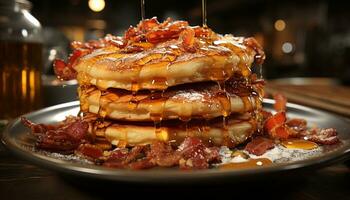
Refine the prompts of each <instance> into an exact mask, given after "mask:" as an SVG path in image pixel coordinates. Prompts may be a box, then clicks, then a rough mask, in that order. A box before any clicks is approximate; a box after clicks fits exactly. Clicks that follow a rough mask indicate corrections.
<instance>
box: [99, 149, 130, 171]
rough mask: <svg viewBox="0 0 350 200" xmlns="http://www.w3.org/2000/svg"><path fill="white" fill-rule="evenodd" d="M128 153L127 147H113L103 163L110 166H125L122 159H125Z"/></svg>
mask: <svg viewBox="0 0 350 200" xmlns="http://www.w3.org/2000/svg"><path fill="white" fill-rule="evenodd" d="M128 154H129V150H128V149H127V148H122V149H115V150H113V151H112V152H111V154H110V155H109V156H108V158H107V160H106V161H105V162H104V163H103V165H104V166H106V167H112V168H125V163H124V162H123V161H124V160H125V159H126V157H127V156H128Z"/></svg>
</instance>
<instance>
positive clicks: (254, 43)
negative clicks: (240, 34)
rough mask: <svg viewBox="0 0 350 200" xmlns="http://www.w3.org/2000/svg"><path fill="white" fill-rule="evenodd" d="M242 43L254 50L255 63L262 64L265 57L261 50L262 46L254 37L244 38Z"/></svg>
mask: <svg viewBox="0 0 350 200" xmlns="http://www.w3.org/2000/svg"><path fill="white" fill-rule="evenodd" d="M244 44H245V45H247V46H249V47H250V48H252V49H254V51H255V52H256V55H255V62H256V63H257V64H262V63H263V62H264V60H265V58H266V56H265V52H264V51H263V50H262V47H261V46H260V44H259V43H258V42H257V41H256V40H255V38H253V37H250V38H245V39H244Z"/></svg>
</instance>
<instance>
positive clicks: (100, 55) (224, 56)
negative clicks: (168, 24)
mask: <svg viewBox="0 0 350 200" xmlns="http://www.w3.org/2000/svg"><path fill="white" fill-rule="evenodd" d="M251 40H252V39H251V38H248V39H245V38H241V37H233V36H232V35H225V36H221V35H216V37H215V39H210V40H205V39H201V40H199V41H198V42H197V44H198V47H197V50H196V51H194V52H189V51H187V50H184V49H183V48H182V44H181V42H182V41H181V40H176V39H172V40H169V41H165V42H161V43H158V44H151V43H148V42H143V43H142V45H143V46H147V48H146V49H145V50H143V51H141V52H131V53H129V52H125V51H124V50H122V49H120V48H118V47H115V46H106V47H104V48H99V49H96V50H94V51H92V52H91V53H89V54H87V55H85V56H82V57H81V58H79V59H78V60H77V61H76V62H75V63H74V66H73V67H74V69H75V70H76V71H77V79H78V82H79V84H80V85H95V86H97V87H98V88H99V89H101V90H106V89H107V88H120V89H126V90H130V91H138V90H142V89H149V90H164V89H166V88H168V87H171V86H175V85H179V84H184V83H193V82H202V81H210V80H214V81H224V80H227V79H228V78H230V77H232V76H233V75H234V74H237V73H238V74H241V75H242V76H244V77H247V76H249V75H250V74H251V72H250V67H251V65H252V63H253V62H254V60H255V57H256V55H257V54H258V53H257V51H256V48H257V47H255V46H254V48H253V47H252V45H247V43H248V42H250V41H251ZM254 41H255V40H254ZM139 45H141V44H139Z"/></svg>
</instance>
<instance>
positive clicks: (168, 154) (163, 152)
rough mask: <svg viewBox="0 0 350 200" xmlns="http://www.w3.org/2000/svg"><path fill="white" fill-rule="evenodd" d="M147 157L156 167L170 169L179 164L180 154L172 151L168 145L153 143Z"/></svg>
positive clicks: (158, 142)
mask: <svg viewBox="0 0 350 200" xmlns="http://www.w3.org/2000/svg"><path fill="white" fill-rule="evenodd" d="M148 157H149V158H150V159H151V160H152V162H153V163H155V164H157V165H158V166H162V167H171V166H174V165H177V164H178V163H179V160H180V158H181V155H180V152H178V151H174V150H173V149H172V147H171V145H170V144H169V143H165V142H161V141H155V142H153V143H152V144H151V151H150V152H149V155H148Z"/></svg>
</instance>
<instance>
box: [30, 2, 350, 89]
mask: <svg viewBox="0 0 350 200" xmlns="http://www.w3.org/2000/svg"><path fill="white" fill-rule="evenodd" d="M31 2H32V3H33V7H32V14H33V15H34V16H35V17H36V18H37V19H39V21H40V22H41V23H42V25H43V27H44V28H45V30H51V31H52V30H53V31H56V30H59V31H61V32H62V33H63V35H61V36H60V37H66V38H67V40H69V41H71V40H80V41H83V40H89V39H95V38H98V37H102V36H103V35H105V34H106V33H113V34H122V33H123V32H124V30H125V29H126V28H128V26H129V25H135V24H137V23H138V21H139V20H140V18H141V17H140V1H138V0H128V1H117V0H105V3H106V6H105V8H104V9H103V10H102V11H101V12H93V11H92V10H90V9H89V6H88V0H60V1H52V0H31ZM349 8H350V2H349V1H331V0H328V1H327V0H323V1H312V0H295V1H280V0H267V1H265V0H234V1H233V0H208V1H207V12H208V26H209V27H210V28H212V29H213V30H214V31H216V32H218V33H232V34H234V35H236V36H254V37H256V38H257V39H258V41H259V42H260V43H261V44H262V45H263V47H264V49H265V51H266V54H267V60H266V63H265V65H264V69H265V70H264V74H265V77H267V78H269V79H271V78H282V77H331V78H335V79H337V80H339V81H340V82H341V83H344V84H350V68H349V65H350V26H349V20H350V12H349ZM152 16H158V19H159V20H160V21H161V20H163V19H166V18H167V17H172V18H174V19H184V20H188V21H189V22H190V24H191V25H199V24H201V21H202V20H201V0H187V1H176V0H167V1H164V0H146V17H148V18H149V17H152ZM277 20H283V22H284V23H285V28H284V29H283V30H281V31H278V30H277V29H276V27H275V23H276V21H277ZM279 22H281V21H279ZM280 28H281V27H280ZM56 37H57V36H56ZM48 41H49V43H55V41H56V40H55V39H52V38H50V39H48ZM57 41H58V40H57ZM60 41H62V39H60ZM61 43H62V42H61ZM67 44H68V41H67V43H65V45H66V46H68V45H67ZM51 45H56V44H51ZM57 45H59V44H57ZM61 45H62V44H61ZM283 45H287V46H285V47H287V52H283V50H282V46H283ZM288 45H289V46H288ZM288 47H289V48H288ZM290 47H292V48H290ZM288 51H290V52H288ZM68 52H69V51H67V52H65V51H64V52H60V55H61V56H66V55H67V54H68Z"/></svg>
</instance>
